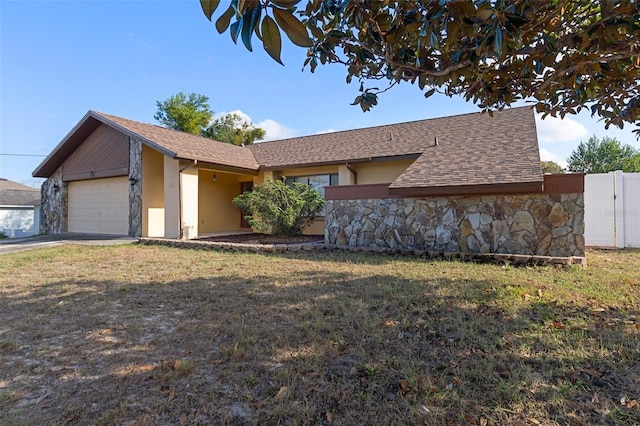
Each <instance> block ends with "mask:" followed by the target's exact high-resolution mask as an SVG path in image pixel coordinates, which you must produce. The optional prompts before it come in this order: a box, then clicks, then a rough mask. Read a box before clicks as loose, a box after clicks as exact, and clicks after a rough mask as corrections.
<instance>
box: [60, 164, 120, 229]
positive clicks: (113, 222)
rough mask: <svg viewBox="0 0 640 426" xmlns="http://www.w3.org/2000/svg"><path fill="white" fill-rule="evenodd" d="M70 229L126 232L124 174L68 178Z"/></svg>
mask: <svg viewBox="0 0 640 426" xmlns="http://www.w3.org/2000/svg"><path fill="white" fill-rule="evenodd" d="M69 232H83V233H96V234H114V235H127V234H128V233H129V181H128V179H127V177H126V176H120V177H115V178H107V179H92V180H79V181H74V182H69Z"/></svg>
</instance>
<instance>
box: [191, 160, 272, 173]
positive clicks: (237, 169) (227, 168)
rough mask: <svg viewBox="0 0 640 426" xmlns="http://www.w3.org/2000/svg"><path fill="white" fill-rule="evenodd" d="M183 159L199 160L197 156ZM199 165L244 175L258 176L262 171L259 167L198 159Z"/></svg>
mask: <svg viewBox="0 0 640 426" xmlns="http://www.w3.org/2000/svg"><path fill="white" fill-rule="evenodd" d="M182 159H183V160H189V161H193V160H197V158H182ZM198 167H199V168H201V169H205V170H213V171H221V172H229V173H238V174H243V175H251V176H258V174H260V171H259V170H258V169H244V168H242V167H233V166H224V165H222V164H215V163H208V162H206V161H198Z"/></svg>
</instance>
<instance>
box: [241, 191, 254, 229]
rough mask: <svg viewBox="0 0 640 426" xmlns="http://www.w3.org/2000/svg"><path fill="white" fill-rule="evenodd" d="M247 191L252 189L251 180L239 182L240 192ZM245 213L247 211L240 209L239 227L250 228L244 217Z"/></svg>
mask: <svg viewBox="0 0 640 426" xmlns="http://www.w3.org/2000/svg"><path fill="white" fill-rule="evenodd" d="M249 191H253V182H240V193H241V194H244V193H245V192H249ZM246 215H247V212H245V211H242V210H240V228H244V229H246V228H251V225H249V222H247V219H245V218H244V217H245V216H246Z"/></svg>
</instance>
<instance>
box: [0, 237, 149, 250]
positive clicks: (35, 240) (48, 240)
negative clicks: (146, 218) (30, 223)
mask: <svg viewBox="0 0 640 426" xmlns="http://www.w3.org/2000/svg"><path fill="white" fill-rule="evenodd" d="M136 241H138V239H137V238H133V237H127V236H118V235H102V234H76V233H71V232H69V233H64V234H56V235H38V236H35V237H27V238H13V239H4V240H0V254H4V253H15V252H18V251H24V250H34V249H38V248H42V247H54V246H60V245H63V244H81V245H91V246H108V245H114V244H129V243H133V242H136Z"/></svg>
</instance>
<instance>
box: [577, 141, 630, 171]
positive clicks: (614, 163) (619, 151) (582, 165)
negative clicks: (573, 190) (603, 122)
mask: <svg viewBox="0 0 640 426" xmlns="http://www.w3.org/2000/svg"><path fill="white" fill-rule="evenodd" d="M567 163H568V166H567V169H568V170H569V171H571V172H583V173H608V172H612V171H614V170H622V171H623V172H627V173H630V172H640V150H636V149H634V148H633V147H632V146H631V145H626V144H625V145H623V144H622V143H620V141H619V140H617V139H616V138H610V137H607V136H605V137H603V138H602V139H599V138H598V137H596V136H595V135H593V136H591V137H590V138H589V140H588V141H587V142H586V143H585V142H582V141H581V142H580V144H579V145H578V147H577V148H576V149H575V150H573V152H572V153H571V155H570V156H569V158H568V159H567Z"/></svg>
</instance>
